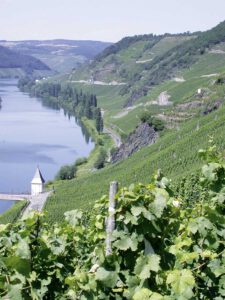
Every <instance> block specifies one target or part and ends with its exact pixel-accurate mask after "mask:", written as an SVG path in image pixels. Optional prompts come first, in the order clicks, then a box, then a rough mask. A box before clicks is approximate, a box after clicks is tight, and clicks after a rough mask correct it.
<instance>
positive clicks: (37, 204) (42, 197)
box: [23, 191, 52, 214]
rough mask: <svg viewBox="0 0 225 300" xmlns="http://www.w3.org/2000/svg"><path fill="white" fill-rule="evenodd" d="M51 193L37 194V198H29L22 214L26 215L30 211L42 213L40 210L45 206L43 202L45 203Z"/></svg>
mask: <svg viewBox="0 0 225 300" xmlns="http://www.w3.org/2000/svg"><path fill="white" fill-rule="evenodd" d="M51 193H52V191H50V192H45V193H42V194H39V195H37V196H31V197H30V203H29V204H28V206H27V207H26V209H25V210H24V212H23V214H26V213H28V212H30V211H32V210H36V211H39V212H40V211H42V209H43V207H44V205H45V202H46V200H47V198H48V197H49V196H50V195H51Z"/></svg>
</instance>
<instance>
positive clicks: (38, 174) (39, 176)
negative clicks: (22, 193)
mask: <svg viewBox="0 0 225 300" xmlns="http://www.w3.org/2000/svg"><path fill="white" fill-rule="evenodd" d="M31 183H39V184H40V183H41V184H43V183H45V180H44V178H43V176H42V174H41V171H40V170H39V167H37V169H36V172H35V174H34V177H33V179H32V181H31Z"/></svg>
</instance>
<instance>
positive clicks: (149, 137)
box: [111, 123, 158, 163]
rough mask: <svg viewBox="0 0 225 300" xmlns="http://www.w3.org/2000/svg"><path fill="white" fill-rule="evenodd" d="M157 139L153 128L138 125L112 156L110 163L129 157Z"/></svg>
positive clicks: (146, 125)
mask: <svg viewBox="0 0 225 300" xmlns="http://www.w3.org/2000/svg"><path fill="white" fill-rule="evenodd" d="M157 138H158V133H157V132H156V131H155V130H154V129H153V127H150V126H149V125H148V124H147V123H142V124H140V125H139V126H138V127H137V128H136V130H135V131H134V132H133V133H132V134H130V135H129V137H128V138H127V140H126V141H125V143H123V144H122V145H121V146H120V147H119V148H118V149H117V150H116V151H115V152H114V153H113V154H112V158H111V161H112V163H116V162H118V161H120V160H123V159H125V158H127V157H129V156H131V155H132V154H133V153H135V152H137V151H138V150H140V149H141V148H142V147H144V146H148V145H151V144H154V143H155V141H156V139H157Z"/></svg>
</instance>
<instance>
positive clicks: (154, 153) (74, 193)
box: [45, 106, 225, 222]
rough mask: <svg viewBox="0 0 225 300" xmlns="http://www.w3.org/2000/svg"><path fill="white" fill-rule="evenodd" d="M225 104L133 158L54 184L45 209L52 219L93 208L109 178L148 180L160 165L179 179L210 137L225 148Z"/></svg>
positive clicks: (123, 181) (193, 167)
mask: <svg viewBox="0 0 225 300" xmlns="http://www.w3.org/2000/svg"><path fill="white" fill-rule="evenodd" d="M224 132H225V107H224V106H222V107H221V108H220V109H219V110H218V111H215V112H213V113H211V114H209V115H207V116H204V117H203V116H202V117H200V118H198V117H195V118H193V119H192V120H190V121H188V122H185V123H184V124H183V125H182V126H181V127H180V129H179V130H178V131H174V130H173V131H171V132H167V133H165V134H164V136H162V137H161V138H160V139H159V140H158V142H157V143H156V144H154V145H152V146H150V147H146V148H143V149H142V150H140V151H139V152H138V153H136V154H134V155H133V156H132V157H130V158H128V159H126V160H125V161H123V162H120V163H118V164H116V165H114V166H110V167H107V168H105V169H104V170H102V171H98V172H95V173H93V174H90V175H89V176H86V177H84V178H80V179H75V180H71V181H68V182H66V183H59V184H58V185H57V186H55V190H56V192H55V194H54V196H52V197H51V198H50V199H49V200H48V202H47V204H46V207H45V209H46V210H47V211H48V213H49V221H50V222H54V221H55V220H62V219H63V213H64V212H65V211H68V210H70V209H74V208H84V209H87V208H89V209H91V207H92V206H93V203H94V201H95V200H96V199H98V198H99V197H100V196H101V195H103V194H106V193H107V191H108V185H109V182H110V181H113V180H117V181H119V183H120V184H121V185H122V186H124V185H129V183H130V182H134V183H137V182H143V183H148V182H149V181H150V177H151V176H152V175H153V174H154V172H156V170H157V169H158V168H160V169H161V170H162V171H163V172H164V173H165V174H167V177H170V178H172V179H175V180H178V179H181V177H182V176H185V175H187V174H190V173H191V172H193V171H194V170H196V169H198V168H199V166H200V160H199V158H198V156H197V151H198V149H200V148H204V147H206V146H207V141H208V140H209V136H213V137H214V141H215V143H216V144H217V145H218V147H219V148H220V149H222V150H223V149H224V148H225V135H224Z"/></svg>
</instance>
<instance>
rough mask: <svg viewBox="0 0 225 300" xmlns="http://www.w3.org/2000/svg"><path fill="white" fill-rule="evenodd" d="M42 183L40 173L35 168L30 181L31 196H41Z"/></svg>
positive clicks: (43, 181)
mask: <svg viewBox="0 0 225 300" xmlns="http://www.w3.org/2000/svg"><path fill="white" fill-rule="evenodd" d="M44 183H45V180H44V178H43V176H42V174H41V171H40V170H39V168H38V167H37V169H36V172H35V174H34V178H33V179H32V181H31V195H33V196H34V195H38V194H41V193H42V192H43V191H44Z"/></svg>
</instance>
